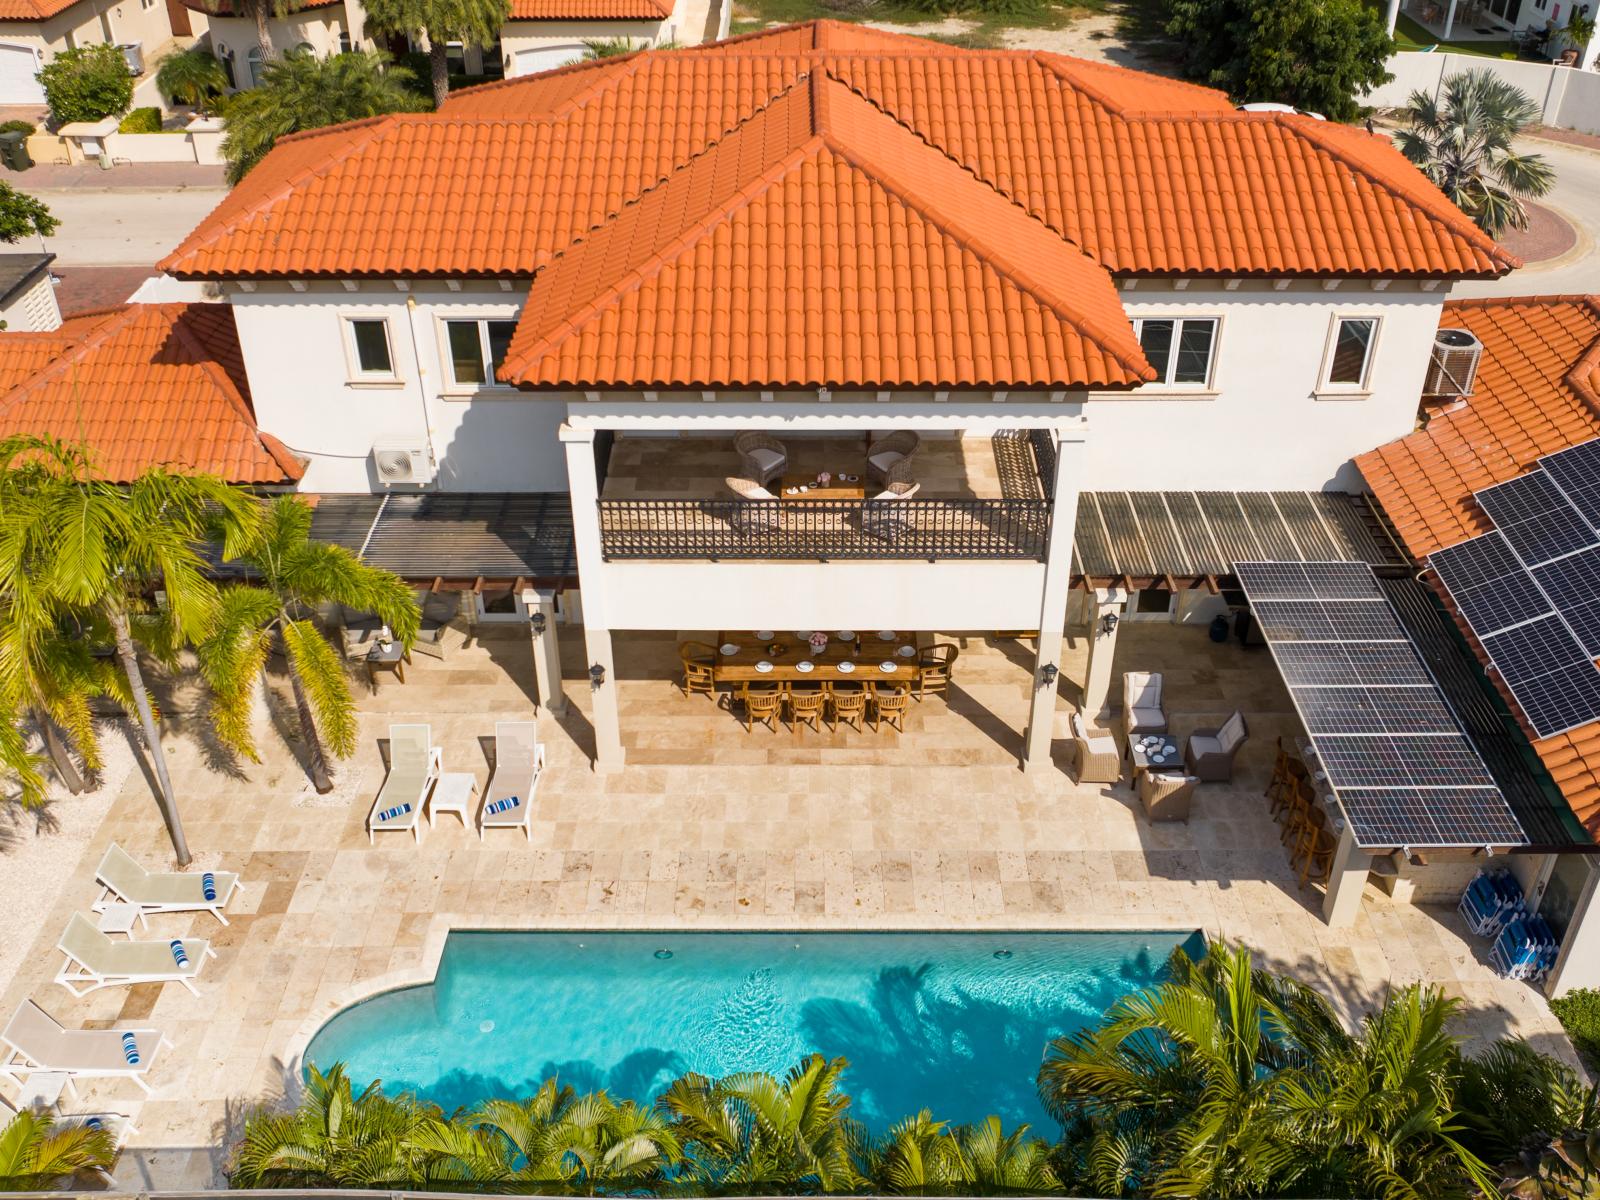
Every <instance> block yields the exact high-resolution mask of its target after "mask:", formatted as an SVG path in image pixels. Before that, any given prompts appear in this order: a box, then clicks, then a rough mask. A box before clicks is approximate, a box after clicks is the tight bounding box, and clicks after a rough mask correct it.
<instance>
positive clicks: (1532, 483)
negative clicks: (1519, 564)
mask: <svg viewBox="0 0 1600 1200" xmlns="http://www.w3.org/2000/svg"><path fill="white" fill-rule="evenodd" d="M1474 498H1475V499H1476V500H1477V501H1478V504H1479V505H1480V506H1481V507H1482V509H1483V511H1484V512H1486V513H1488V514H1489V517H1490V519H1491V520H1492V521H1494V527H1495V528H1496V529H1498V530H1499V531H1500V532H1501V533H1502V534H1504V535H1505V539H1506V541H1507V542H1509V543H1511V548H1512V549H1513V550H1515V551H1516V552H1517V557H1518V558H1520V559H1521V560H1522V561H1523V563H1524V564H1525V565H1528V566H1532V565H1533V564H1535V563H1542V562H1548V561H1549V560H1550V559H1552V558H1559V557H1561V555H1563V554H1571V553H1573V552H1574V551H1577V550H1582V549H1583V548H1584V547H1585V546H1592V545H1594V542H1595V531H1594V529H1593V528H1592V527H1591V526H1590V525H1589V522H1587V521H1586V520H1584V519H1583V516H1582V514H1580V513H1579V512H1578V510H1577V509H1575V508H1573V507H1572V505H1571V504H1569V503H1568V502H1567V497H1566V495H1565V493H1563V492H1562V490H1561V489H1560V488H1559V487H1557V486H1556V483H1555V480H1553V479H1551V478H1550V476H1548V475H1546V474H1545V473H1544V472H1543V471H1529V472H1528V473H1527V474H1526V475H1519V476H1518V477H1517V478H1515V479H1511V480H1507V481H1506V482H1505V483H1497V484H1495V485H1494V487H1490V488H1484V489H1483V491H1481V492H1476V493H1474Z"/></svg>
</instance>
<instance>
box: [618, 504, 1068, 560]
mask: <svg viewBox="0 0 1600 1200" xmlns="http://www.w3.org/2000/svg"><path fill="white" fill-rule="evenodd" d="M599 504H600V543H601V551H602V553H603V555H604V557H605V558H607V559H663V558H705V559H752V558H787V559H814V560H818V561H826V560H828V559H835V558H854V559H873V558H877V559H930V560H936V559H1036V560H1040V561H1042V560H1043V559H1044V553H1045V536H1046V534H1047V532H1048V530H1049V526H1050V502H1049V501H1048V500H965V499H952V500H931V499H920V498H913V499H910V500H814V501H807V502H804V503H794V504H785V503H783V502H782V501H778V500H601V501H600V502H599Z"/></svg>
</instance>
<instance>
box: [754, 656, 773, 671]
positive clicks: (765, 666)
mask: <svg viewBox="0 0 1600 1200" xmlns="http://www.w3.org/2000/svg"><path fill="white" fill-rule="evenodd" d="M756 670H758V671H760V672H761V673H762V674H763V675H765V674H766V673H767V672H768V671H770V670H772V664H771V663H769V662H768V661H767V660H766V659H764V658H763V659H762V660H761V661H760V662H758V663H757V664H756Z"/></svg>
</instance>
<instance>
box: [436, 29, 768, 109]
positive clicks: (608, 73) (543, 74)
mask: <svg viewBox="0 0 1600 1200" xmlns="http://www.w3.org/2000/svg"><path fill="white" fill-rule="evenodd" d="M709 44H712V45H715V43H709ZM649 49H650V48H649V47H648V46H647V47H644V48H643V49H640V50H634V51H632V52H631V53H628V54H614V55H612V56H611V57H609V58H596V59H589V60H580V61H578V62H574V63H567V64H565V65H564V66H560V67H552V68H550V70H548V71H539V72H536V73H535V74H534V75H512V76H510V77H509V78H506V79H496V80H494V81H493V82H491V83H479V84H474V85H473V86H472V87H467V88H460V89H458V90H455V91H452V92H451V93H450V95H449V96H447V97H445V102H444V107H443V108H441V109H437V110H436V111H434V112H431V113H412V114H409V115H412V116H428V117H450V116H453V115H454V114H452V113H451V112H450V102H451V101H452V100H454V99H455V98H456V97H457V96H481V95H483V94H485V93H486V92H498V91H505V90H506V89H507V88H516V87H526V86H527V85H528V83H529V82H530V81H532V80H533V79H535V78H538V79H541V80H544V79H549V78H551V77H552V76H556V75H578V74H581V73H582V72H585V71H592V72H594V74H595V75H596V76H598V78H597V79H596V80H595V86H594V87H592V88H590V89H588V90H587V91H580V92H577V93H575V94H574V95H572V96H569V97H567V99H565V100H563V101H562V102H561V103H560V104H558V105H556V107H554V108H552V109H550V110H549V113H548V114H546V113H538V114H532V113H530V114H529V115H528V116H526V117H524V118H522V119H523V120H529V121H533V120H539V119H542V118H544V117H545V116H547V115H549V116H554V115H555V114H557V113H566V112H570V111H571V110H572V108H573V107H575V103H576V102H577V101H579V100H581V99H584V98H586V97H588V96H592V95H593V94H594V93H595V92H597V91H599V90H600V88H601V86H603V85H604V84H605V83H607V82H609V81H611V80H612V79H617V78H620V77H622V76H623V75H627V74H631V73H632V72H633V71H636V70H638V69H639V67H640V65H641V64H643V63H644V62H645V61H647V60H646V57H645V55H646V53H647V51H648V50H649ZM763 57H771V55H764V56H763ZM623 67H627V68H628V69H627V70H622V69H621V68H623ZM456 119H457V120H461V121H479V120H494V119H495V118H493V117H482V116H480V115H478V114H476V113H474V114H472V115H471V116H465V117H458V118H456Z"/></svg>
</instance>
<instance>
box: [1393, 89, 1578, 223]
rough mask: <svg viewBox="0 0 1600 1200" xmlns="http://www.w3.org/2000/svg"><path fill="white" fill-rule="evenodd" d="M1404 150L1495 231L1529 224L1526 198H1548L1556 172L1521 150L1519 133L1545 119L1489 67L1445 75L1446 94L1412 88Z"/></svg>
mask: <svg viewBox="0 0 1600 1200" xmlns="http://www.w3.org/2000/svg"><path fill="white" fill-rule="evenodd" d="M1406 112H1407V119H1408V121H1409V124H1408V126H1407V127H1406V128H1404V129H1402V130H1400V131H1399V133H1398V134H1396V136H1395V144H1396V145H1398V146H1399V147H1400V151H1401V153H1402V154H1404V155H1405V156H1406V157H1407V158H1409V159H1410V160H1411V161H1412V162H1414V163H1415V164H1416V165H1417V166H1418V167H1419V168H1420V169H1421V170H1422V173H1423V174H1425V175H1426V176H1427V177H1428V178H1429V179H1431V180H1433V182H1434V183H1436V184H1437V185H1438V186H1439V189H1440V190H1441V191H1443V192H1444V194H1445V195H1446V196H1448V197H1450V199H1451V201H1452V202H1453V203H1454V204H1455V205H1456V207H1457V208H1459V209H1460V210H1461V211H1462V212H1464V213H1466V214H1467V216H1469V217H1471V218H1472V219H1473V220H1474V221H1475V222H1477V224H1478V226H1479V227H1480V228H1481V229H1482V230H1483V231H1484V232H1485V233H1487V234H1489V236H1490V237H1499V236H1500V234H1502V233H1503V232H1505V230H1507V229H1526V228H1527V227H1528V213H1527V210H1526V209H1524V208H1523V206H1522V201H1523V198H1525V197H1532V196H1543V195H1544V194H1545V193H1546V192H1548V191H1549V190H1550V188H1551V185H1552V184H1554V182H1555V170H1554V169H1553V168H1552V167H1551V166H1550V164H1549V163H1547V162H1546V161H1545V160H1544V158H1543V157H1542V156H1540V155H1538V154H1523V153H1521V152H1519V151H1518V150H1517V149H1516V145H1515V140H1516V136H1517V134H1518V133H1520V132H1521V131H1522V130H1523V129H1524V128H1526V127H1527V126H1529V125H1531V124H1533V123H1534V122H1536V121H1537V120H1538V119H1539V108H1538V106H1537V105H1535V104H1534V102H1533V101H1532V100H1530V99H1529V98H1528V96H1527V95H1526V94H1525V93H1524V92H1522V91H1520V90H1518V89H1517V88H1515V87H1513V86H1512V85H1511V84H1509V83H1506V82H1505V81H1504V80H1502V79H1500V78H1499V77H1498V76H1496V75H1495V74H1493V73H1492V72H1490V71H1487V70H1481V71H1464V72H1462V73H1460V74H1457V75H1451V76H1450V77H1449V78H1448V79H1446V80H1445V81H1444V92H1443V95H1442V97H1439V98H1436V97H1434V96H1431V95H1429V94H1428V93H1426V92H1422V91H1417V92H1412V93H1411V99H1410V100H1409V101H1408V102H1407V105H1406Z"/></svg>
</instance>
